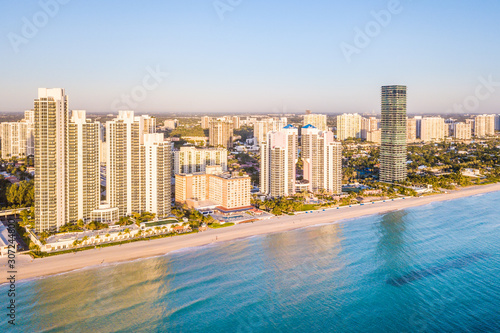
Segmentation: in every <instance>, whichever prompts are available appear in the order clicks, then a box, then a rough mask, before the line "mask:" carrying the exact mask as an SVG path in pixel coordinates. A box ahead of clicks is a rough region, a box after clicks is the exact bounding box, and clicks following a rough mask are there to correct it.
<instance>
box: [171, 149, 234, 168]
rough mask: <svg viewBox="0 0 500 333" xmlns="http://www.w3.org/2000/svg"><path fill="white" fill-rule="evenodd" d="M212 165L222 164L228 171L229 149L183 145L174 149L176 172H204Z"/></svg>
mask: <svg viewBox="0 0 500 333" xmlns="http://www.w3.org/2000/svg"><path fill="white" fill-rule="evenodd" d="M210 165H220V166H221V168H222V171H227V149H224V148H197V147H181V148H180V149H179V150H175V151H174V167H173V171H174V173H186V174H190V173H197V172H204V171H205V170H206V167H207V166H210Z"/></svg>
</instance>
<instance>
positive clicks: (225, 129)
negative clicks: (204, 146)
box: [208, 118, 234, 148]
mask: <svg viewBox="0 0 500 333" xmlns="http://www.w3.org/2000/svg"><path fill="white" fill-rule="evenodd" d="M233 136H234V134H233V122H232V121H229V120H226V119H223V118H222V119H212V120H211V121H210V124H209V139H208V141H209V143H210V145H211V146H214V147H224V148H233Z"/></svg>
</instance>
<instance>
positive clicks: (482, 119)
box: [474, 114, 495, 137]
mask: <svg viewBox="0 0 500 333" xmlns="http://www.w3.org/2000/svg"><path fill="white" fill-rule="evenodd" d="M494 135H495V115H494V114H483V115H479V116H475V117H474V136H476V137H486V136H494Z"/></svg>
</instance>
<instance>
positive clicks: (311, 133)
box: [301, 125, 342, 194]
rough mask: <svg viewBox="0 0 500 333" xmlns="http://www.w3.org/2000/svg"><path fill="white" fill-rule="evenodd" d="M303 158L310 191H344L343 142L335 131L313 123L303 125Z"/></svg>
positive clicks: (331, 192) (305, 176)
mask: <svg viewBox="0 0 500 333" xmlns="http://www.w3.org/2000/svg"><path fill="white" fill-rule="evenodd" d="M301 133H302V146H301V147H302V160H303V162H304V180H307V181H308V182H309V191H310V192H315V193H316V192H321V191H326V192H328V193H330V194H340V193H341V192H342V144H341V143H340V142H339V141H335V136H334V134H333V132H330V131H328V132H324V131H320V130H319V129H317V128H315V127H314V126H312V125H307V126H305V127H302V131H301Z"/></svg>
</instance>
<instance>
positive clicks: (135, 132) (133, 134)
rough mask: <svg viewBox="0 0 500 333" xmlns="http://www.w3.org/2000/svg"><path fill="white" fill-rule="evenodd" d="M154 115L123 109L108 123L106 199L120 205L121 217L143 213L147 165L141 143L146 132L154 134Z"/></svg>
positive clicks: (113, 204)
mask: <svg viewBox="0 0 500 333" xmlns="http://www.w3.org/2000/svg"><path fill="white" fill-rule="evenodd" d="M151 119H152V118H150V117H147V116H139V117H136V116H134V111H119V112H118V117H116V118H115V119H113V120H111V121H108V122H107V123H106V148H107V150H108V153H107V159H108V161H107V165H106V182H107V184H106V201H107V203H108V204H110V205H111V206H112V207H117V208H118V210H119V215H120V216H126V215H131V214H132V213H133V212H141V211H142V209H141V208H142V205H141V201H142V200H141V199H142V198H141V193H143V192H144V189H143V187H144V186H145V184H144V181H143V179H144V168H143V164H142V163H143V161H142V158H141V157H142V156H141V144H143V143H144V134H147V133H154V127H153V126H152V122H153V121H152V120H151Z"/></svg>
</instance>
